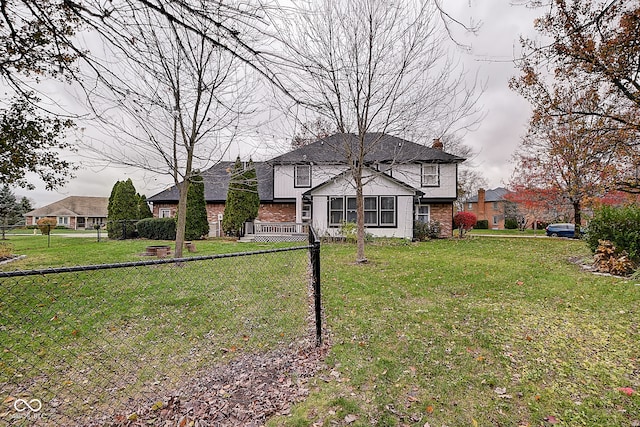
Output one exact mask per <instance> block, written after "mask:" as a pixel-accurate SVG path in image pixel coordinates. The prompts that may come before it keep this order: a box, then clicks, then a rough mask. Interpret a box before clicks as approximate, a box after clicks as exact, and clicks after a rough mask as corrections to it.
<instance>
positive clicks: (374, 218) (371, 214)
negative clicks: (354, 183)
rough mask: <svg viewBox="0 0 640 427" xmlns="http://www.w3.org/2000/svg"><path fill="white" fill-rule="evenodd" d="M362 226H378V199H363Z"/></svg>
mask: <svg viewBox="0 0 640 427" xmlns="http://www.w3.org/2000/svg"><path fill="white" fill-rule="evenodd" d="M364 225H368V226H374V225H378V198H377V197H375V196H374V197H365V198H364Z"/></svg>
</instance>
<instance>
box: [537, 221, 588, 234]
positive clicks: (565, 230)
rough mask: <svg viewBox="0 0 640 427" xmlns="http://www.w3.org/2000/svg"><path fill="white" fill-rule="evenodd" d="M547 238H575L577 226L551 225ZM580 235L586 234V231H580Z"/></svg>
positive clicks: (548, 227)
mask: <svg viewBox="0 0 640 427" xmlns="http://www.w3.org/2000/svg"><path fill="white" fill-rule="evenodd" d="M545 230H547V236H551V237H574V234H575V231H576V226H575V225H573V224H568V223H561V224H549V225H548V226H547V228H546V229H545ZM580 234H581V235H582V234H584V230H582V229H581V230H580Z"/></svg>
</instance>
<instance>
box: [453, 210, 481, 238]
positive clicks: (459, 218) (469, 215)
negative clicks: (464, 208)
mask: <svg viewBox="0 0 640 427" xmlns="http://www.w3.org/2000/svg"><path fill="white" fill-rule="evenodd" d="M477 223H478V217H477V216H476V214H474V213H473V212H458V213H457V214H455V215H454V216H453V225H455V227H456V228H457V229H458V231H459V237H462V236H463V235H464V232H465V231H468V230H471V229H472V228H473V227H474V226H475V225H476V224H477Z"/></svg>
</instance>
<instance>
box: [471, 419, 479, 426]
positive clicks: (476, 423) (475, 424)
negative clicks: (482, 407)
mask: <svg viewBox="0 0 640 427" xmlns="http://www.w3.org/2000/svg"><path fill="white" fill-rule="evenodd" d="M471 422H472V423H473V427H478V422H477V421H476V419H475V418H471Z"/></svg>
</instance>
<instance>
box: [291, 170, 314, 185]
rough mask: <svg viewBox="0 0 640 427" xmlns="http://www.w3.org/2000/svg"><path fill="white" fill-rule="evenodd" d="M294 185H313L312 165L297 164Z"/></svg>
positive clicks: (294, 172) (294, 171)
mask: <svg viewBox="0 0 640 427" xmlns="http://www.w3.org/2000/svg"><path fill="white" fill-rule="evenodd" d="M293 175H294V177H293V180H294V187H311V165H295V166H294V169H293Z"/></svg>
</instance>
